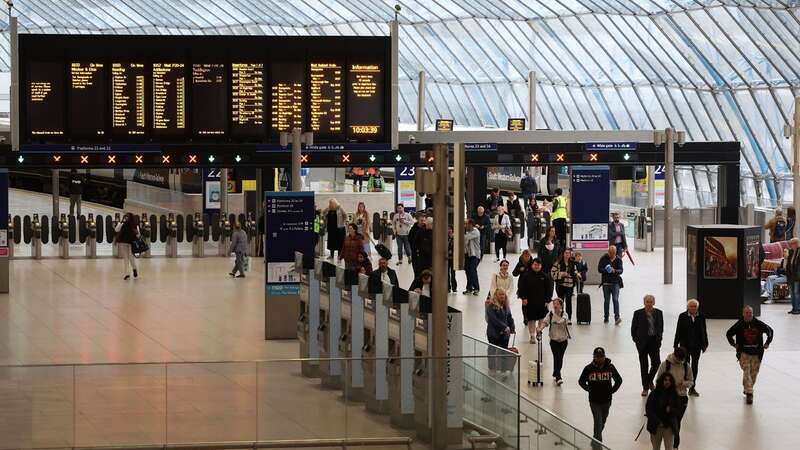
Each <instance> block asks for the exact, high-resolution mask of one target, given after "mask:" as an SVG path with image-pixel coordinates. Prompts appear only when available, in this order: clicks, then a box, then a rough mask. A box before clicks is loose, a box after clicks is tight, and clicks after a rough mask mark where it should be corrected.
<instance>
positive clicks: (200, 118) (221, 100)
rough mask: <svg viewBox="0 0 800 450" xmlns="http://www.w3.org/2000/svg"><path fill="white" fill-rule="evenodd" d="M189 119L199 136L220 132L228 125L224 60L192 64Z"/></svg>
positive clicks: (193, 130)
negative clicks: (222, 61)
mask: <svg viewBox="0 0 800 450" xmlns="http://www.w3.org/2000/svg"><path fill="white" fill-rule="evenodd" d="M192 120H193V122H192V123H193V126H192V132H193V133H194V134H196V135H198V136H213V135H220V136H221V135H224V134H225V131H226V130H227V129H228V84H227V83H226V81H225V64H219V63H204V64H192Z"/></svg>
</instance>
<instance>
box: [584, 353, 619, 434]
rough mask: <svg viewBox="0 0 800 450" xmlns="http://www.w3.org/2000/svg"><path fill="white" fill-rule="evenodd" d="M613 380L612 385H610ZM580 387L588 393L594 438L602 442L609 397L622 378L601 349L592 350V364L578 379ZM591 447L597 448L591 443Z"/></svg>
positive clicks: (615, 390) (609, 407)
mask: <svg viewBox="0 0 800 450" xmlns="http://www.w3.org/2000/svg"><path fill="white" fill-rule="evenodd" d="M612 380H613V383H612ZM578 384H579V385H580V387H581V388H582V389H583V390H584V391H586V392H588V393H589V407H590V408H591V410H592V419H593V420H594V435H593V436H594V438H595V439H596V440H598V441H601V442H602V441H603V428H605V426H606V419H607V418H608V411H609V410H610V409H611V396H612V395H613V394H614V393H615V392H617V390H619V387H620V386H621V385H622V377H621V376H620V374H619V372H617V368H616V367H614V365H613V364H611V360H610V359H608V358H606V351H605V349H603V347H597V348H595V349H594V358H593V359H592V362H591V363H590V364H589V365H587V366H586V367H584V368H583V372H582V373H581V376H580V378H579V379H578ZM592 447H598V446H597V444H595V443H592Z"/></svg>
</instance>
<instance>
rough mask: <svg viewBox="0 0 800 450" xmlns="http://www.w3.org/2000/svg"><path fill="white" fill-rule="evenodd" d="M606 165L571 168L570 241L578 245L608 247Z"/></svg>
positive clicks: (607, 168)
mask: <svg viewBox="0 0 800 450" xmlns="http://www.w3.org/2000/svg"><path fill="white" fill-rule="evenodd" d="M609 186H610V176H609V167H608V166H574V167H573V168H572V192H571V196H572V242H573V243H574V244H575V247H576V248H579V249H593V248H594V249H603V248H608V212H609V202H610V200H611V199H610V197H611V195H610V191H609Z"/></svg>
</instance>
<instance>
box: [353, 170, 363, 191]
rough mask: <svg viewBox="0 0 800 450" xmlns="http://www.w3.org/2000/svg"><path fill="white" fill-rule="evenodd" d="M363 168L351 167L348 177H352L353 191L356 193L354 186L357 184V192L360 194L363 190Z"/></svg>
mask: <svg viewBox="0 0 800 450" xmlns="http://www.w3.org/2000/svg"><path fill="white" fill-rule="evenodd" d="M364 175H365V172H364V168H363V167H353V168H351V169H350V176H351V177H353V191H356V184H358V191H356V192H361V191H362V189H363V188H364Z"/></svg>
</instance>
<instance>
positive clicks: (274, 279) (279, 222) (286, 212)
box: [264, 192, 316, 296]
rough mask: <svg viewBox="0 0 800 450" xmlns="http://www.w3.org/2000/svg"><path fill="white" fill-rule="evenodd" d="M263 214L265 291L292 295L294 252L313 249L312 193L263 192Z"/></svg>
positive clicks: (296, 287)
mask: <svg viewBox="0 0 800 450" xmlns="http://www.w3.org/2000/svg"><path fill="white" fill-rule="evenodd" d="M265 214H266V220H265V221H264V223H265V226H266V229H265V237H266V243H265V247H264V248H265V252H264V253H265V258H266V283H267V294H268V295H270V294H271V295H277V296H288V295H296V294H298V293H299V291H300V286H299V284H298V283H299V282H300V276H299V275H298V274H297V273H296V272H295V270H294V268H295V254H294V252H295V251H299V252H303V253H304V254H306V255H311V254H313V252H314V239H315V237H316V236H315V235H314V193H313V192H267V193H266V211H265Z"/></svg>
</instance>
